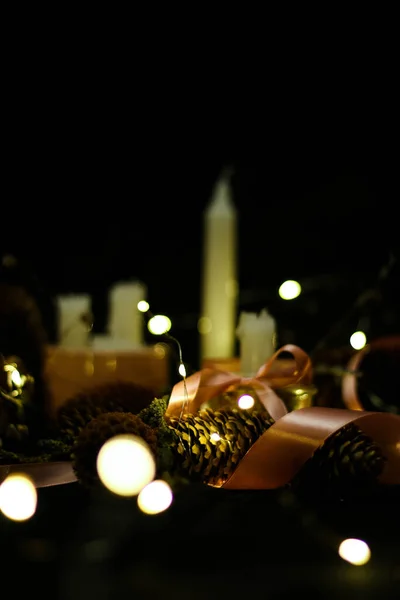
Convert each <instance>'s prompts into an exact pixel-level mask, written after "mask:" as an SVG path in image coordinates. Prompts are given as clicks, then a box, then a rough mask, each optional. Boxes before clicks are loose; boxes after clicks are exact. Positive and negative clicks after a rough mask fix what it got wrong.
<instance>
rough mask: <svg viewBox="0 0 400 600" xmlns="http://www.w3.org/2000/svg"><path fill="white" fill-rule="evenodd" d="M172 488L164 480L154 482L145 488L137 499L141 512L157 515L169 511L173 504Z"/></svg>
mask: <svg viewBox="0 0 400 600" xmlns="http://www.w3.org/2000/svg"><path fill="white" fill-rule="evenodd" d="M172 500H173V494H172V490H171V488H170V486H169V485H168V483H167V482H166V481H163V480H162V479H156V480H155V481H152V482H151V483H149V484H148V485H146V487H144V488H143V489H142V490H141V492H140V494H139V496H138V499H137V502H138V506H139V508H140V510H141V511H142V512H144V513H146V514H148V515H156V514H158V513H160V512H163V511H164V510H167V508H169V507H170V506H171V504H172Z"/></svg>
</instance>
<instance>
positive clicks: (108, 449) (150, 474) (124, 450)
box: [97, 434, 156, 496]
mask: <svg viewBox="0 0 400 600" xmlns="http://www.w3.org/2000/svg"><path fill="white" fill-rule="evenodd" d="M97 472H98V474H99V478H100V481H101V482H102V483H103V485H104V486H105V487H106V488H107V489H109V490H110V491H111V492H114V494H118V495H119V496H135V495H136V494H138V493H139V492H140V490H141V489H142V488H143V487H144V486H145V485H147V484H148V483H150V481H152V480H153V479H154V476H155V472H156V466H155V460H154V456H153V454H152V452H151V450H150V448H149V446H148V444H146V442H144V440H142V438H140V437H138V436H134V435H128V434H124V435H117V436H115V437H113V438H111V439H109V440H108V441H107V442H105V444H103V446H102V447H101V449H100V452H99V454H98V456H97Z"/></svg>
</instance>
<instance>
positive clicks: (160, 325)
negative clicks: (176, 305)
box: [147, 315, 171, 335]
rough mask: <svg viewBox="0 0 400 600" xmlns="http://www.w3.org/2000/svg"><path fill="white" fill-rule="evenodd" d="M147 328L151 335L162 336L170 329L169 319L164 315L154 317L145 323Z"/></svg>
mask: <svg viewBox="0 0 400 600" xmlns="http://www.w3.org/2000/svg"><path fill="white" fill-rule="evenodd" d="M147 328H148V330H149V331H150V333H152V334H153V335H162V334H163V333H167V331H169V330H170V329H171V319H169V318H168V317H166V316H165V315H154V317H152V318H151V319H150V321H149V322H148V323H147Z"/></svg>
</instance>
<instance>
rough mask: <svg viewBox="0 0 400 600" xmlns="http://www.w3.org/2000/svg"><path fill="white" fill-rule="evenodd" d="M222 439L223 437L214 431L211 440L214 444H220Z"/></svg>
mask: <svg viewBox="0 0 400 600" xmlns="http://www.w3.org/2000/svg"><path fill="white" fill-rule="evenodd" d="M220 439H221V436H220V435H219V433H217V432H216V431H214V433H212V434H211V435H210V440H211V441H213V442H219V440H220Z"/></svg>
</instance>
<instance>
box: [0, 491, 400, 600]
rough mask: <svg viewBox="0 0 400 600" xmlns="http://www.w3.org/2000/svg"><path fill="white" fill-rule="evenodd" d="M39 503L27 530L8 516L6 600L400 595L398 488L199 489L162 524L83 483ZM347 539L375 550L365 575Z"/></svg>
mask: <svg viewBox="0 0 400 600" xmlns="http://www.w3.org/2000/svg"><path fill="white" fill-rule="evenodd" d="M38 494H39V495H38V507H37V512H36V514H35V515H34V517H33V518H32V519H30V520H29V521H26V522H24V523H15V522H12V521H9V520H7V519H6V518H5V517H4V516H2V517H0V548H1V564H2V581H3V586H4V589H5V590H7V594H6V593H5V596H6V597H13V598H16V597H18V598H19V597H21V598H27V596H28V595H32V594H33V595H35V597H39V596H40V597H42V598H44V597H46V598H47V597H48V598H54V599H57V600H58V599H60V600H70V599H71V600H72V599H73V600H79V599H80V598H82V599H87V600H88V599H91V598H96V600H103V599H107V600H109V599H116V598H118V599H119V598H121V599H123V598H138V599H140V600H147V599H157V598H160V599H164V598H174V599H175V600H180V599H181V598H182V599H183V598H189V599H190V600H200V599H202V600H204V599H205V600H207V599H210V600H213V599H215V600H217V599H218V600H220V599H221V598H229V597H231V598H246V597H247V596H250V595H252V596H253V597H256V596H258V597H260V598H282V597H289V595H290V596H291V597H296V596H302V597H305V596H307V598H321V599H335V600H336V599H339V598H340V599H346V598H349V599H350V598H362V599H365V600H369V599H370V598H371V599H372V598H374V599H375V598H377V599H378V598H379V599H380V600H385V599H386V598H388V599H390V598H399V597H400V541H399V540H400V489H399V488H398V487H397V486H396V487H388V488H386V487H380V488H378V489H377V490H376V491H375V492H370V493H368V494H366V493H359V494H353V495H352V496H351V498H350V497H347V498H345V499H339V500H333V499H330V500H329V499H327V498H325V499H324V498H314V499H310V498H309V499H304V498H303V499H300V498H299V497H296V496H295V495H293V494H292V493H291V492H289V491H288V490H265V491H264V490H262V491H228V490H224V489H217V488H212V487H208V486H205V485H201V484H191V485H189V486H185V487H183V488H181V489H180V490H179V491H176V494H175V497H174V501H173V503H172V505H171V506H170V508H169V509H167V510H166V511H165V512H163V513H161V514H158V515H153V516H149V515H145V514H143V513H142V512H141V511H140V510H139V509H138V508H137V504H136V499H135V498H130V499H126V498H121V497H117V496H115V495H113V494H111V493H109V492H107V491H106V490H98V491H96V492H93V491H92V492H89V491H87V490H85V489H84V488H83V487H82V486H81V485H80V484H79V483H72V484H67V485H60V486H56V487H50V488H42V489H39V490H38ZM349 537H355V538H359V539H363V540H365V541H366V542H367V543H368V545H369V547H370V549H371V560H370V561H369V562H368V563H367V564H366V565H364V566H353V565H351V564H349V563H347V562H345V561H343V560H342V559H341V558H340V557H339V555H338V546H339V544H340V542H341V541H342V540H343V539H345V538H349ZM9 594H12V595H9Z"/></svg>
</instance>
